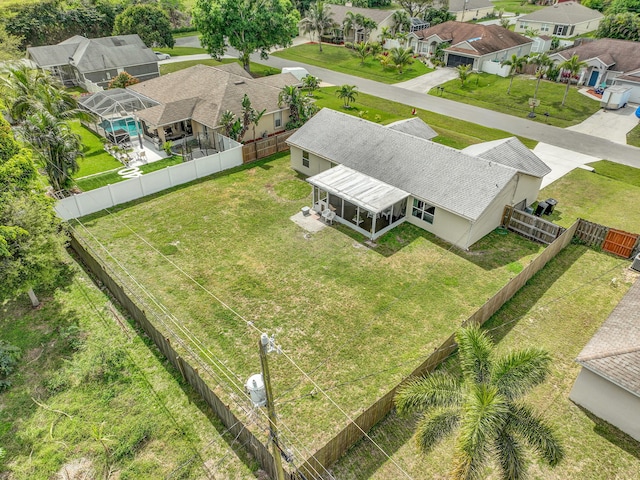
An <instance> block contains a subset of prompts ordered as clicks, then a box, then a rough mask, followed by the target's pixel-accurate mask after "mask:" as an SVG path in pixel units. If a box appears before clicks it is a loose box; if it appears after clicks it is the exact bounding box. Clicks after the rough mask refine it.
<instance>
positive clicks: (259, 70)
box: [160, 58, 280, 77]
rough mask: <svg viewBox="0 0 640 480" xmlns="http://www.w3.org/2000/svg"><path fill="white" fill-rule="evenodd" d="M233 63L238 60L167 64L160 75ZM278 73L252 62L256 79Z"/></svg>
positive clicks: (252, 70) (161, 66)
mask: <svg viewBox="0 0 640 480" xmlns="http://www.w3.org/2000/svg"><path fill="white" fill-rule="evenodd" d="M233 62H238V60H236V59H234V58H223V59H222V61H221V62H219V61H218V60H215V59H213V58H212V59H210V60H187V61H185V62H175V63H167V64H165V65H160V75H166V74H167V73H171V72H177V71H178V70H183V69H185V68H189V67H193V66H194V65H211V66H213V67H215V66H217V65H223V64H226V63H233ZM238 63H240V62H238ZM277 73H280V70H278V69H277V68H274V67H269V66H267V65H262V64H260V63H254V62H251V75H253V76H254V77H264V76H267V75H275V74H277Z"/></svg>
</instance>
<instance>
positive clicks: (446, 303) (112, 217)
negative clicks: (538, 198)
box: [82, 155, 541, 449]
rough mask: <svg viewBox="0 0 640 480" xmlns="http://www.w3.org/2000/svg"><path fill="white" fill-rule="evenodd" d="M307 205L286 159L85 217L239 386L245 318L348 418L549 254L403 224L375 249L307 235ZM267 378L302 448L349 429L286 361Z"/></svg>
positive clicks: (330, 233) (250, 341) (503, 239)
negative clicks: (448, 239) (461, 242)
mask: <svg viewBox="0 0 640 480" xmlns="http://www.w3.org/2000/svg"><path fill="white" fill-rule="evenodd" d="M296 183H298V184H299V186H294V184H296ZM310 202H311V198H310V187H309V186H308V184H306V183H305V182H304V181H303V180H302V179H300V178H299V177H298V175H297V174H296V173H295V172H294V171H292V170H291V169H290V168H289V156H288V155H279V156H277V157H275V158H272V159H270V160H269V161H261V162H258V163H256V164H252V165H250V166H245V167H242V168H238V169H235V170H233V171H229V172H226V173H224V174H219V175H216V176H214V177H212V178H209V179H207V180H204V181H199V182H196V183H194V184H191V185H189V186H185V187H180V188H176V189H173V190H172V191H169V192H165V193H164V194H162V195H157V196H154V197H152V198H147V199H145V200H143V201H138V202H135V203H134V204H131V205H127V206H121V207H118V208H115V209H114V210H113V212H112V213H111V214H107V215H103V216H100V215H94V216H91V217H88V218H85V219H83V220H82V221H83V223H84V224H85V225H86V226H87V228H88V229H89V231H90V232H91V234H92V235H95V236H96V238H98V239H100V241H101V242H102V243H103V244H104V246H105V247H106V248H107V249H108V250H109V252H110V255H113V257H115V258H117V259H121V260H122V261H124V262H125V263H126V268H127V270H128V272H129V273H131V274H132V275H134V276H135V277H136V278H137V279H138V280H139V281H140V282H141V283H142V284H143V285H146V287H147V288H149V289H150V290H151V291H152V292H153V295H154V297H155V298H156V299H157V300H158V301H159V302H162V304H163V305H164V306H165V307H166V308H167V309H168V310H169V311H171V312H172V313H173V315H175V317H176V319H177V321H178V322H179V323H180V324H181V325H184V326H186V327H187V328H188V329H189V330H190V332H191V333H190V336H193V337H197V338H198V339H199V341H200V342H202V343H203V344H204V345H206V346H207V348H208V350H209V351H210V352H214V354H215V356H216V357H219V358H221V359H222V361H223V362H224V363H225V365H226V366H227V367H228V368H229V369H230V370H231V372H233V374H232V375H231V376H232V377H233V378H237V379H238V382H239V383H238V386H240V382H243V381H244V380H245V379H246V378H247V377H248V376H249V375H251V374H252V373H255V372H257V371H259V369H260V366H259V359H258V352H257V349H256V342H257V340H258V333H257V332H256V331H255V330H254V329H253V328H250V327H248V326H247V324H246V321H250V322H252V324H253V325H254V326H256V327H257V328H258V329H259V330H261V331H266V332H269V333H270V334H275V335H276V338H277V341H278V343H279V344H281V345H282V347H283V348H284V350H285V351H286V352H287V353H288V355H290V356H291V357H292V358H293V359H294V361H295V362H296V363H297V364H298V365H300V367H301V368H303V369H304V370H305V371H307V372H310V374H311V375H312V377H313V378H314V380H315V381H316V382H318V383H319V384H320V385H321V386H322V387H323V388H326V389H329V390H330V391H331V396H332V398H334V399H335V400H336V402H337V403H338V404H340V405H341V406H342V407H343V408H344V409H345V410H346V411H347V412H348V413H349V414H350V415H354V414H356V413H357V412H359V411H361V409H362V408H363V407H365V406H368V405H370V404H371V403H373V402H374V401H375V400H376V399H377V398H378V397H379V396H380V395H381V394H382V393H385V392H386V391H388V389H389V388H391V387H392V386H393V385H394V384H395V382H397V381H398V380H399V379H400V378H402V377H403V375H406V374H407V373H408V372H409V371H411V370H412V369H413V368H414V367H415V366H416V365H417V364H419V363H420V361H421V360H422V359H423V358H425V357H426V356H427V355H429V353H430V352H431V351H432V350H433V348H434V347H435V346H436V345H438V344H439V343H440V342H441V341H442V340H443V339H444V338H446V337H447V336H448V335H449V334H450V332H451V331H452V330H453V329H455V327H456V326H457V325H459V324H460V322H461V321H462V320H463V319H464V318H466V317H467V316H468V315H469V314H471V313H472V312H473V311H475V310H476V309H477V308H478V307H479V306H480V305H482V304H483V303H484V302H485V301H486V299H487V298H489V297H490V296H491V295H492V294H493V293H495V292H496V291H497V290H498V289H499V288H500V287H501V286H502V285H504V284H505V283H506V282H507V281H508V280H509V278H511V277H512V276H513V274H514V272H517V271H519V270H521V269H522V267H523V266H524V265H526V264H527V263H528V262H530V261H531V259H532V258H534V257H535V256H536V255H538V254H539V252H540V251H541V246H540V245H538V244H535V243H532V242H529V241H527V240H525V239H523V238H521V237H518V236H517V235H514V234H511V233H509V234H508V235H506V236H504V235H499V234H497V233H492V234H490V235H488V236H487V237H485V239H483V240H482V241H480V242H478V243H477V244H476V245H474V246H473V247H472V249H471V251H469V252H464V251H459V250H457V249H455V248H452V247H451V246H450V245H448V244H445V243H444V242H441V241H439V240H437V239H436V238H435V237H434V236H432V235H430V234H428V233H426V232H425V231H423V230H421V229H419V228H417V227H413V226H411V225H409V224H404V225H402V226H400V227H398V228H396V229H394V230H393V231H391V232H389V233H388V234H387V235H385V236H383V237H381V238H380V239H379V240H378V245H377V247H375V248H370V247H367V246H365V245H364V244H363V241H364V238H363V237H361V236H360V235H359V234H356V233H355V232H353V231H352V230H350V229H346V228H340V227H333V228H332V227H327V228H325V229H323V230H322V231H320V232H318V233H315V234H311V233H308V232H305V231H304V230H302V229H301V228H300V227H299V226H298V225H296V224H295V223H293V222H292V221H291V220H290V218H289V217H290V216H291V215H293V214H295V213H296V212H299V211H300V208H301V207H302V206H304V205H309V204H310ZM128 227H131V229H132V230H133V231H132V230H130V229H129V228H128ZM133 232H136V233H137V234H138V235H140V237H139V236H138V235H136V234H135V233H133ZM86 236H87V235H85V237H86ZM141 237H142V238H141ZM142 239H144V240H145V241H146V242H149V244H150V245H152V246H153V247H150V246H149V245H146V244H145V243H144V242H143V240H142ZM163 255H165V257H163ZM169 259H170V260H171V262H173V263H174V265H175V266H174V265H172V264H171V263H169V261H168V260H169ZM123 265H124V263H123ZM176 266H179V267H180V268H181V269H183V270H184V271H186V272H188V273H189V275H190V276H192V277H193V278H194V279H196V280H197V282H198V283H199V284H200V285H202V286H203V287H204V289H206V290H204V289H202V288H200V287H198V286H197V285H196V284H195V283H194V282H192V281H191V280H189V279H187V278H186V277H185V276H184V275H183V274H181V273H180V272H179V271H178V270H177V268H176ZM216 298H218V299H222V300H223V301H224V302H225V303H226V304H227V305H228V306H230V307H231V308H233V310H234V311H235V312H237V313H238V314H239V315H240V316H241V317H242V318H238V317H237V316H235V315H234V314H232V313H230V312H229V311H228V310H226V309H225V308H223V307H222V306H221V305H220V304H219V303H218V301H217V300H216ZM270 368H271V374H272V378H273V383H274V392H275V396H276V399H277V400H276V402H277V404H278V415H279V418H280V421H281V422H282V424H283V425H284V426H286V428H287V429H289V428H290V429H291V430H292V431H293V432H294V435H295V436H296V437H298V438H299V439H304V441H303V444H304V446H305V447H306V448H308V449H312V448H315V447H318V446H320V445H321V443H322V440H325V441H326V440H327V439H328V438H329V436H330V435H332V434H334V433H336V432H337V431H338V430H339V429H340V428H341V427H342V426H343V425H344V424H345V418H344V416H343V415H342V414H341V413H340V412H338V411H337V410H336V409H335V408H333V407H332V405H331V404H330V403H329V402H328V401H327V400H326V399H325V398H323V397H322V396H321V395H318V396H310V395H309V393H310V392H311V391H312V389H313V385H311V384H310V383H309V382H308V381H306V380H305V378H304V377H303V376H301V375H300V374H299V373H298V372H297V371H296V370H295V368H294V367H292V365H291V364H290V363H289V362H288V361H287V360H286V359H285V358H284V357H282V356H275V357H273V359H272V361H271V366H270ZM373 372H376V373H375V375H371V376H369V375H370V374H371V373H373ZM365 376H369V377H368V378H366V380H365V379H363V377H365ZM283 428H284V427H283Z"/></svg>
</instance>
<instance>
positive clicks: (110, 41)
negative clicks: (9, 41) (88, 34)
mask: <svg viewBox="0 0 640 480" xmlns="http://www.w3.org/2000/svg"><path fill="white" fill-rule="evenodd" d="M27 52H28V55H29V57H30V58H31V59H32V60H33V61H34V62H35V63H36V64H37V65H38V66H39V67H41V68H44V67H52V66H56V65H67V64H69V63H70V61H72V62H73V64H74V65H75V66H76V68H77V69H78V70H79V71H80V72H95V71H102V70H107V69H115V68H118V67H120V68H125V69H126V67H129V66H133V65H143V64H148V63H157V62H158V58H157V57H156V55H155V54H154V53H153V51H152V50H151V49H150V48H147V46H146V45H145V44H144V43H143V42H142V40H141V39H140V37H139V36H138V35H116V36H113V37H102V38H92V39H88V38H85V37H83V36H80V35H76V36H74V37H71V38H68V39H66V40H64V41H63V42H60V43H59V44H58V45H45V46H42V47H29V48H27Z"/></svg>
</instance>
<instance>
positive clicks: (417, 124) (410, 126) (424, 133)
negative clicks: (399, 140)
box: [387, 117, 438, 140]
mask: <svg viewBox="0 0 640 480" xmlns="http://www.w3.org/2000/svg"><path fill="white" fill-rule="evenodd" d="M387 128H390V129H392V130H397V131H398V132H404V133H406V134H408V135H413V136H414V137H418V138H423V139H425V140H431V139H432V138H434V137H437V136H438V132H436V131H435V130H434V129H433V128H431V127H430V126H429V125H427V124H426V123H424V121H423V120H422V119H421V118H420V117H412V118H407V119H406V120H398V121H397V122H393V123H390V124H388V125H387Z"/></svg>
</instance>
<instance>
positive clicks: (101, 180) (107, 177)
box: [76, 155, 182, 192]
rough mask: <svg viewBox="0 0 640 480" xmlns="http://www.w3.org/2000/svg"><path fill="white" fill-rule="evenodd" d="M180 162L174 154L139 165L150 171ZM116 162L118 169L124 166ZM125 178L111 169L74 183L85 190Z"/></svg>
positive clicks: (143, 171)
mask: <svg viewBox="0 0 640 480" xmlns="http://www.w3.org/2000/svg"><path fill="white" fill-rule="evenodd" d="M180 163H182V157H180V156H177V155H174V156H172V157H170V158H165V159H162V160H158V161H157V162H152V163H147V164H146V165H141V166H140V170H141V171H142V173H150V172H155V171H156V170H160V169H162V168H166V167H170V166H171V165H178V164H180ZM117 164H118V167H117V169H118V170H120V168H124V166H123V165H122V164H121V163H120V162H117ZM125 180H127V179H126V178H124V177H122V176H121V175H118V172H117V171H114V170H112V171H109V172H105V173H102V174H100V175H92V176H90V177H85V178H80V179H78V180H76V185H77V186H78V187H79V188H80V189H81V190H82V191H84V192H87V191H89V190H95V189H96V188H100V187H104V186H107V185H113V184H114V183H118V182H123V181H125Z"/></svg>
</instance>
